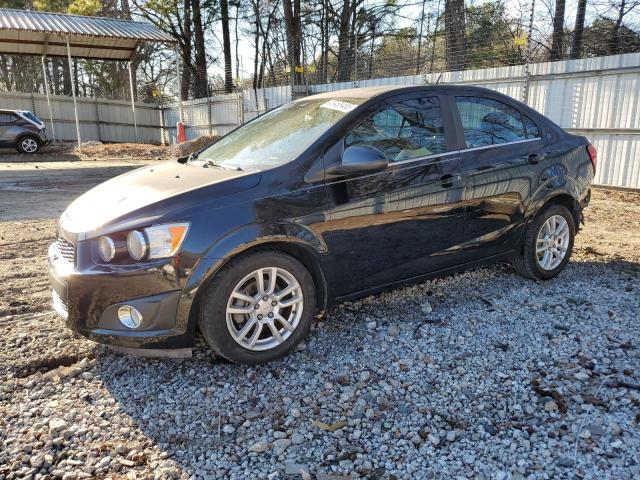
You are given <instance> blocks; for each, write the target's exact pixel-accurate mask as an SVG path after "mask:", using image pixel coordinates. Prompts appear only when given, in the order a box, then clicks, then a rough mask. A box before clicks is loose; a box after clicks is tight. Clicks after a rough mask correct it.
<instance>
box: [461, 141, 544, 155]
mask: <svg viewBox="0 0 640 480" xmlns="http://www.w3.org/2000/svg"><path fill="white" fill-rule="evenodd" d="M536 140H542V137H536V138H527V139H525V140H516V141H515V142H505V143H496V144H493V145H484V146H482V147H471V148H465V149H463V150H458V152H460V153H464V152H473V151H475V150H484V149H485V148H494V147H503V146H505V145H516V144H518V143H527V142H535V141H536Z"/></svg>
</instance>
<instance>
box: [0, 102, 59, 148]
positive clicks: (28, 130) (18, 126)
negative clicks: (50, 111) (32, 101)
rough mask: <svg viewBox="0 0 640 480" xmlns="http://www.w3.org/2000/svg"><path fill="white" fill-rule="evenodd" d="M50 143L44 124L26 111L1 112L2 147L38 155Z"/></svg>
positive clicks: (0, 132) (0, 144) (0, 138)
mask: <svg viewBox="0 0 640 480" xmlns="http://www.w3.org/2000/svg"><path fill="white" fill-rule="evenodd" d="M48 143H49V140H48V139H47V133H46V129H45V125H44V122H43V121H42V120H40V119H39V118H38V117H36V116H35V115H34V114H33V113H31V112H27V111H25V110H0V147H13V148H17V149H18V151H19V152H20V153H36V152H37V151H38V150H40V147H42V146H43V145H46V144H48Z"/></svg>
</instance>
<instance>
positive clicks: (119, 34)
mask: <svg viewBox="0 0 640 480" xmlns="http://www.w3.org/2000/svg"><path fill="white" fill-rule="evenodd" d="M146 42H159V43H167V44H171V45H173V44H175V43H176V41H175V39H174V38H173V37H171V36H170V35H169V34H167V33H165V32H163V31H161V30H158V29H157V28H156V27H154V26H153V25H151V24H149V23H145V22H136V21H132V20H121V19H116V18H99V17H87V16H81V15H68V14H62V13H49V12H36V11H30V10H14V9H8V8H0V54H11V55H34V56H40V57H41V59H42V73H43V75H44V85H45V93H46V95H47V103H48V105H49V116H50V117H51V119H52V120H51V129H52V134H53V137H54V139H55V128H54V126H53V115H52V113H51V103H50V101H49V86H48V82H47V74H46V67H45V58H46V57H66V58H67V59H68V63H69V75H70V77H71V78H73V67H72V61H71V59H72V58H86V59H92V60H115V61H126V62H128V65H129V87H130V89H131V109H132V110H133V119H134V128H135V129H136V138H137V122H136V109H135V101H134V97H135V96H134V85H133V78H132V77H133V76H132V74H131V62H132V60H133V58H134V55H135V54H136V51H137V48H138V46H139V45H140V44H142V43H146ZM71 93H72V96H73V109H74V113H75V120H76V135H77V139H78V148H80V145H81V143H82V141H81V138H80V123H79V120H78V107H77V103H76V86H75V82H73V81H72V82H71Z"/></svg>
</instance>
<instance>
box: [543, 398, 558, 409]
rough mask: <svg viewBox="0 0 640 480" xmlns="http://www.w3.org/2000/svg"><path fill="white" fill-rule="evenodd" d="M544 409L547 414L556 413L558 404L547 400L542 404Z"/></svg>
mask: <svg viewBox="0 0 640 480" xmlns="http://www.w3.org/2000/svg"><path fill="white" fill-rule="evenodd" d="M544 409H545V410H546V411H547V412H557V411H558V404H557V403H556V402H554V401H553V400H549V401H547V402H546V403H545V404H544Z"/></svg>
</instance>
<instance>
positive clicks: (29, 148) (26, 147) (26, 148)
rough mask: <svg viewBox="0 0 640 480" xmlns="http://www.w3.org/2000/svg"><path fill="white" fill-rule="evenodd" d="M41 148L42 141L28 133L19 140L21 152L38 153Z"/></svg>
mask: <svg viewBox="0 0 640 480" xmlns="http://www.w3.org/2000/svg"><path fill="white" fill-rule="evenodd" d="M38 150H40V141H39V140H38V139H37V138H36V137H34V136H32V135H27V136H26V137H22V138H21V139H20V140H18V151H19V152H20V153H36V152H37V151H38Z"/></svg>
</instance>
